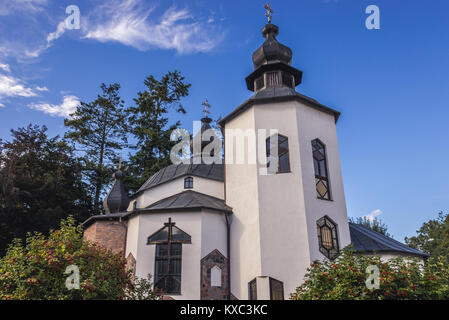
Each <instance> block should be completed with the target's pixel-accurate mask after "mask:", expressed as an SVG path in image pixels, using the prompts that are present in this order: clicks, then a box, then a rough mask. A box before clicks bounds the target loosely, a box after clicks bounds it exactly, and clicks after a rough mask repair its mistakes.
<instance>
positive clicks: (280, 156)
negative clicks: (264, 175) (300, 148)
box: [266, 134, 290, 173]
mask: <svg viewBox="0 0 449 320" xmlns="http://www.w3.org/2000/svg"><path fill="white" fill-rule="evenodd" d="M276 144H277V149H278V150H277V159H274V161H275V162H276V160H277V165H276V163H273V162H272V160H273V159H271V160H270V155H271V154H272V153H273V152H274V151H276ZM266 152H267V168H268V173H286V172H290V159H289V152H288V138H287V137H284V136H282V135H280V134H276V135H273V136H271V137H269V138H268V139H267V140H266ZM273 156H275V155H274V153H273Z"/></svg>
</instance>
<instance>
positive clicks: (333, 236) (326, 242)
mask: <svg viewBox="0 0 449 320" xmlns="http://www.w3.org/2000/svg"><path fill="white" fill-rule="evenodd" d="M316 224H317V234H318V244H319V246H320V252H321V253H322V254H324V255H325V256H326V257H328V258H329V259H333V258H335V257H336V255H337V254H338V250H339V247H338V234H337V225H336V224H335V222H333V221H332V220H331V219H330V218H329V217H328V216H324V217H322V218H321V219H320V220H318V221H317V223H316Z"/></svg>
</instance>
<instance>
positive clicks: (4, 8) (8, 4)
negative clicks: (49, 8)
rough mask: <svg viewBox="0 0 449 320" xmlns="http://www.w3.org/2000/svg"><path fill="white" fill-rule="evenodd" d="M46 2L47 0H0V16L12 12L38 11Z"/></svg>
mask: <svg viewBox="0 0 449 320" xmlns="http://www.w3.org/2000/svg"><path fill="white" fill-rule="evenodd" d="M46 4H47V0H0V16H7V15H10V14H12V13H14V12H31V13H34V12H39V11H42V10H43V9H44V6H45V5H46Z"/></svg>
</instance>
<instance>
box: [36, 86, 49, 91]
mask: <svg viewBox="0 0 449 320" xmlns="http://www.w3.org/2000/svg"><path fill="white" fill-rule="evenodd" d="M36 90H37V91H50V90H48V88H47V87H46V86H43V87H39V86H36Z"/></svg>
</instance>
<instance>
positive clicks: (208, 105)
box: [202, 99, 212, 118]
mask: <svg viewBox="0 0 449 320" xmlns="http://www.w3.org/2000/svg"><path fill="white" fill-rule="evenodd" d="M202 105H203V106H204V110H203V112H204V114H205V115H206V118H207V116H208V115H209V114H210V113H211V112H210V110H209V108H212V106H211V105H210V104H209V102H208V101H207V99H206V101H204V102H203V103H202Z"/></svg>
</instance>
